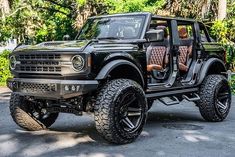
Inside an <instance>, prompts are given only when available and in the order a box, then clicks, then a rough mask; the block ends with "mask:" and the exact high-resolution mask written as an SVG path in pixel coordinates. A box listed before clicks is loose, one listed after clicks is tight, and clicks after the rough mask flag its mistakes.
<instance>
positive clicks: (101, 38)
mask: <svg viewBox="0 0 235 157" xmlns="http://www.w3.org/2000/svg"><path fill="white" fill-rule="evenodd" d="M97 39H98V40H105V39H113V40H120V39H123V38H121V37H100V38H97Z"/></svg>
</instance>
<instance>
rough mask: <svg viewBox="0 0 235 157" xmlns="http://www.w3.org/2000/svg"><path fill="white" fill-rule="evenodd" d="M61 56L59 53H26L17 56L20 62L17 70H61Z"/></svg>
mask: <svg viewBox="0 0 235 157" xmlns="http://www.w3.org/2000/svg"><path fill="white" fill-rule="evenodd" d="M60 59H61V56H60V55H59V54H26V55H22V54H21V55H19V56H17V60H19V61H20V64H19V65H18V67H17V70H18V71H22V72H61V66H60V65H59V64H60V62H59V61H60Z"/></svg>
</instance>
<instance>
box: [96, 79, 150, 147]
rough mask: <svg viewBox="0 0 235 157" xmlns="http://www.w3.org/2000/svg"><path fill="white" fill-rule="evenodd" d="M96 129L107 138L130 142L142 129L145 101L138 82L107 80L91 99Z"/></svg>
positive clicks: (117, 141) (108, 139) (113, 141)
mask: <svg viewBox="0 0 235 157" xmlns="http://www.w3.org/2000/svg"><path fill="white" fill-rule="evenodd" d="M94 114H95V123H96V129H97V131H98V132H99V133H100V134H101V135H102V136H103V138H104V139H106V140H107V141H109V142H112V143H116V144H125V143H130V142H133V141H134V140H135V139H136V138H137V137H138V136H139V135H140V133H141V132H142V130H143V127H144V124H145V121H146V118H147V102H146V98H145V94H144V92H143V90H142V88H141V86H140V85H139V84H137V83H136V82H134V81H132V80H128V79H117V80H111V81H110V82H108V83H107V84H106V85H105V86H104V87H103V88H102V89H101V91H100V92H99V94H98V96H97V99H96V103H95V110H94Z"/></svg>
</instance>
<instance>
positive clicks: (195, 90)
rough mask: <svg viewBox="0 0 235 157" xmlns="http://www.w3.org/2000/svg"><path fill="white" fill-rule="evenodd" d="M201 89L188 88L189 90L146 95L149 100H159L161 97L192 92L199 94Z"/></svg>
mask: <svg viewBox="0 0 235 157" xmlns="http://www.w3.org/2000/svg"><path fill="white" fill-rule="evenodd" d="M198 90H199V88H197V87H195V88H188V89H178V90H167V91H157V92H154V93H153V92H152V93H146V97H147V98H159V97H168V96H172V95H175V94H180V95H183V94H186V93H191V92H198Z"/></svg>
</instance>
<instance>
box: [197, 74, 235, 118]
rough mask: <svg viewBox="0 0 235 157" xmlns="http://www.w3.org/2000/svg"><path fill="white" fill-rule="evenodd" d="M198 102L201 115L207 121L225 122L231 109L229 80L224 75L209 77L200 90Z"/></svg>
mask: <svg viewBox="0 0 235 157" xmlns="http://www.w3.org/2000/svg"><path fill="white" fill-rule="evenodd" d="M200 98H201V100H199V101H198V102H197V105H198V107H199V110H200V113H201V115H202V117H203V118H204V119H205V120H206V121H210V122H220V121H223V120H224V119H225V118H226V117H227V115H228V113H229V110H230V107H231V90H230V86H229V83H228V81H227V79H226V78H225V77H224V76H222V75H209V76H207V77H206V78H205V80H204V81H203V83H202V85H201V88H200Z"/></svg>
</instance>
